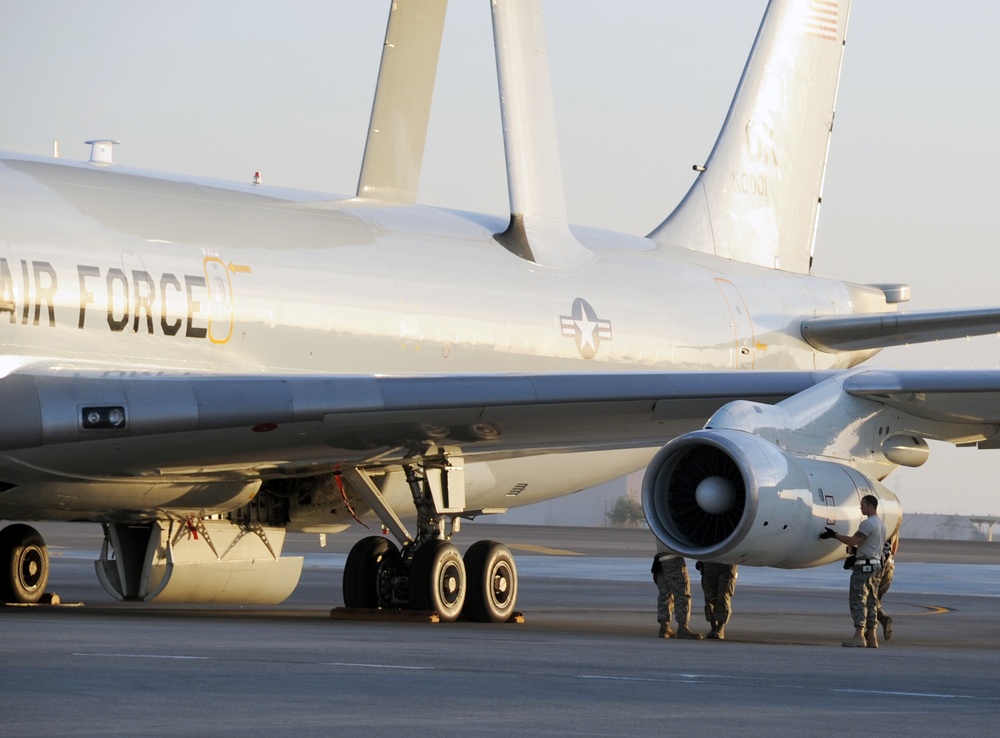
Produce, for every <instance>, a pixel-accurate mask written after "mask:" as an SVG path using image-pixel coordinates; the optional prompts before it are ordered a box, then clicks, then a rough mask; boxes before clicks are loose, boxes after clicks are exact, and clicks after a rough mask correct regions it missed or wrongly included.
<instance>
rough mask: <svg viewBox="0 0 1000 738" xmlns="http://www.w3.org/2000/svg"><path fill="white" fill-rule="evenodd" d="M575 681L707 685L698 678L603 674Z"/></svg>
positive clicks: (587, 675) (583, 675)
mask: <svg viewBox="0 0 1000 738" xmlns="http://www.w3.org/2000/svg"><path fill="white" fill-rule="evenodd" d="M576 678H577V679H602V680H604V681H608V682H656V683H658V684H709V683H710V682H708V681H707V680H704V679H700V678H698V677H693V676H692V677H687V676H685V675H683V674H682V675H681V676H680V677H677V678H673V679H668V678H664V677H617V676H606V675H603V674H577V675H576Z"/></svg>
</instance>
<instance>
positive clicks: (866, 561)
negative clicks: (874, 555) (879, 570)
mask: <svg viewBox="0 0 1000 738" xmlns="http://www.w3.org/2000/svg"><path fill="white" fill-rule="evenodd" d="M881 563H882V560H881V559H855V561H854V565H855V566H857V565H858V564H881Z"/></svg>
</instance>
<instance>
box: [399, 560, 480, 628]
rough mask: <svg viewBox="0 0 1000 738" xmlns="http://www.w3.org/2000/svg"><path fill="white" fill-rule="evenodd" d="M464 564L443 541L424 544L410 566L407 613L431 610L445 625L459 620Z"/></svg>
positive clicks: (463, 599)
mask: <svg viewBox="0 0 1000 738" xmlns="http://www.w3.org/2000/svg"><path fill="white" fill-rule="evenodd" d="M465 592H466V581H465V562H463V561H462V554H461V553H459V551H458V549H457V548H455V546H454V545H452V544H451V543H448V542H446V541H431V542H429V543H425V544H424V545H423V546H421V547H420V548H419V549H417V551H416V553H415V554H413V561H412V562H411V563H410V609H411V610H433V611H434V612H436V613H437V614H438V617H440V618H441V620H442V621H444V622H446V623H450V622H452V621H454V620H457V619H458V616H459V615H461V614H462V607H463V606H464V605H465Z"/></svg>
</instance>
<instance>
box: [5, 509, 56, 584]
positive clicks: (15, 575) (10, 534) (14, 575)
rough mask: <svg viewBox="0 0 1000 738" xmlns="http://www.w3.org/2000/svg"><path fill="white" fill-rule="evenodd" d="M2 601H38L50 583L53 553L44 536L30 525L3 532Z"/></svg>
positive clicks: (19, 525)
mask: <svg viewBox="0 0 1000 738" xmlns="http://www.w3.org/2000/svg"><path fill="white" fill-rule="evenodd" d="M0 566H2V571H0V599H2V600H3V601H4V602H38V600H40V599H41V598H42V595H43V594H45V585H47V584H48V583H49V551H48V549H47V548H46V547H45V540H44V539H43V538H42V536H41V534H40V533H39V532H38V531H37V530H35V529H34V528H32V527H31V526H30V525H23V524H20V523H18V524H15V525H8V526H7V527H6V528H4V529H3V530H0Z"/></svg>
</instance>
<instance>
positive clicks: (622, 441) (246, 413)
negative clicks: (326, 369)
mask: <svg viewBox="0 0 1000 738" xmlns="http://www.w3.org/2000/svg"><path fill="white" fill-rule="evenodd" d="M830 374H831V373H830V372H752V373H751V372H747V373H738V372H694V373H686V372H657V373H638V374H637V373H632V372H629V373H593V374H569V373H565V374H495V375H431V376H428V375H424V376H362V375H326V376H310V375H285V376H273V375H267V376H260V375H257V376H230V375H210V376H204V375H197V376H192V375H180V376H127V377H118V376H113V375H109V373H108V372H104V371H89V370H83V371H81V370H72V371H70V370H66V369H65V368H60V369H35V370H33V371H30V372H29V371H22V372H19V373H15V374H11V375H8V376H7V377H5V378H4V379H2V380H0V404H2V406H4V407H5V413H6V417H7V418H8V421H7V422H6V423H4V424H3V425H2V426H0V471H3V472H4V473H5V475H6V477H5V478H9V477H10V476H11V475H12V474H13V475H15V476H16V475H19V474H30V473H32V472H31V471H30V470H39V469H42V468H45V469H48V470H50V471H51V472H53V473H59V474H69V475H87V476H99V475H111V474H114V475H115V476H122V475H124V476H130V475H136V474H148V473H150V470H156V473H157V474H181V475H206V476H208V477H214V476H215V475H217V474H221V473H232V474H243V473H245V474H252V475H255V476H256V475H261V476H266V475H267V474H268V473H274V474H286V473H294V472H295V471H296V469H303V470H305V469H310V470H316V465H317V464H319V465H324V464H325V465H328V467H329V468H333V467H334V466H352V465H354V466H358V465H367V466H378V465H388V464H393V463H399V461H400V460H401V459H406V458H413V457H416V456H420V455H421V454H422V453H424V452H425V451H426V450H427V449H428V448H430V447H444V446H447V447H450V448H457V449H460V450H461V452H462V454H463V455H464V456H465V457H467V458H468V457H477V458H509V457H514V456H529V455H534V454H538V453H550V452H553V451H587V450H601V449H613V448H626V447H634V448H640V447H651V446H659V445H662V444H663V443H664V442H666V441H667V440H669V439H670V438H672V437H674V436H676V435H678V434H680V433H684V432H687V431H690V430H694V429H697V428H700V427H701V426H702V425H703V424H704V422H705V419H706V418H708V417H709V416H710V415H711V414H712V413H714V412H715V411H716V410H717V409H718V408H719V407H721V406H723V405H724V404H726V403H727V402H729V401H731V400H733V399H736V398H744V399H746V398H750V399H754V400H757V401H760V402H764V403H774V402H778V401H780V400H782V399H784V398H786V397H789V396H791V395H794V394H796V393H798V392H800V391H802V390H804V389H806V388H808V387H811V386H813V385H815V384H816V383H818V382H820V381H822V380H823V379H825V378H827V377H829V376H830ZM55 449H58V453H53V451H54V450H55ZM12 458H17V459H18V462H17V463H13V462H12V461H11V459H12ZM42 458H44V461H42ZM4 467H6V469H4ZM29 468H30V469H29Z"/></svg>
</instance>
